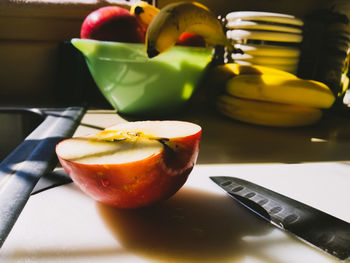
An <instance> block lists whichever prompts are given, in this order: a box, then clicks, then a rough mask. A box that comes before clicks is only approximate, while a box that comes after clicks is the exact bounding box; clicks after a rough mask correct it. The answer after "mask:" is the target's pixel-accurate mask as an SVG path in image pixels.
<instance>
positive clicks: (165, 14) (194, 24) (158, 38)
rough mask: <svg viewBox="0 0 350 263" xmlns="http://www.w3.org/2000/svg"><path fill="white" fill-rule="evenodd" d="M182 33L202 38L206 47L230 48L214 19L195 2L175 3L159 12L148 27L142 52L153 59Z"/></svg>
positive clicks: (205, 9)
mask: <svg viewBox="0 0 350 263" xmlns="http://www.w3.org/2000/svg"><path fill="white" fill-rule="evenodd" d="M183 32H189V33H195V34H197V35H200V36H202V37H203V38H204V39H205V41H206V43H207V44H209V45H225V46H230V47H232V45H231V44H230V42H229V41H228V39H227V38H226V35H225V33H224V30H223V27H222V25H221V23H220V21H219V20H218V19H217V17H216V16H215V15H214V13H212V12H211V11H210V10H209V9H208V8H207V7H206V6H204V5H202V4H200V3H197V2H175V3H171V4H168V5H167V6H165V7H164V8H162V9H161V10H160V12H159V13H158V14H157V15H156V17H155V18H154V19H153V20H152V22H151V24H150V25H149V26H148V29H147V33H146V49H147V54H148V56H149V57H150V58H151V57H155V56H157V55H158V54H160V53H162V52H165V51H166V50H168V49H169V48H171V47H172V46H173V45H175V43H176V42H177V40H178V39H179V36H180V35H181V34H182V33H183Z"/></svg>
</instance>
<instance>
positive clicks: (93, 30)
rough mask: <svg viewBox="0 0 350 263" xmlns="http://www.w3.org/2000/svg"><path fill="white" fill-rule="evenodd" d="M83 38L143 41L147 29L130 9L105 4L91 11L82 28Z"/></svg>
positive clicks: (130, 41)
mask: <svg viewBox="0 0 350 263" xmlns="http://www.w3.org/2000/svg"><path fill="white" fill-rule="evenodd" d="M80 37H81V38H83V39H96V40H105V41H118V42H129V43H143V42H144V40H145V30H144V28H143V27H142V26H141V24H140V23H139V21H138V19H136V17H135V16H134V15H133V14H131V13H130V12H129V10H127V9H125V8H122V7H119V6H104V7H101V8H99V9H97V10H95V11H93V12H91V13H90V14H89V15H88V16H87V17H86V18H85V19H84V21H83V24H82V26H81V30H80Z"/></svg>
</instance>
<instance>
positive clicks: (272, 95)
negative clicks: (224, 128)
mask: <svg viewBox="0 0 350 263" xmlns="http://www.w3.org/2000/svg"><path fill="white" fill-rule="evenodd" d="M210 75H211V77H210V79H211V85H213V83H214V82H215V79H217V80H218V82H217V83H218V84H219V85H224V92H223V93H221V94H220V95H219V96H218V97H217V99H216V107H217V109H218V110H219V111H220V112H221V113H222V114H224V115H226V116H228V117H231V118H233V119H236V120H239V121H243V122H248V123H253V124H259V125H266V126H278V127H297V126H305V125H311V124H314V123H316V122H317V121H319V120H320V119H321V117H322V109H327V108H330V107H331V106H332V105H333V103H334V101H335V96H334V95H333V93H332V92H331V90H330V89H329V88H328V86H326V85H325V84H323V83H321V82H318V81H314V80H304V79H300V78H298V77H296V76H295V75H293V74H291V73H288V72H285V71H281V70H278V69H273V68H269V67H264V66H243V65H239V64H236V63H228V64H225V65H221V66H218V67H216V68H214V69H213V70H212V72H211V73H210Z"/></svg>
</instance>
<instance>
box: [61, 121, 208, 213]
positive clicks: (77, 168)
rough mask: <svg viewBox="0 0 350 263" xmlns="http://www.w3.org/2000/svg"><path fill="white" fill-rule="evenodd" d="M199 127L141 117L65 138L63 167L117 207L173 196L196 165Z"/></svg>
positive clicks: (98, 197) (86, 188)
mask: <svg viewBox="0 0 350 263" xmlns="http://www.w3.org/2000/svg"><path fill="white" fill-rule="evenodd" d="M201 131H202V130H201V127H200V126H198V125H196V124H194V123H190V122H183V121H137V122H125V123H120V124H117V125H115V126H112V127H110V128H108V129H106V130H104V131H102V132H99V133H96V134H92V135H88V136H84V137H77V138H71V139H67V140H64V141H62V142H60V143H59V144H58V145H57V147H56V153H57V156H58V158H59V160H60V163H61V165H62V167H63V168H64V169H65V171H66V172H67V173H68V175H69V176H70V177H71V178H72V180H73V181H74V182H75V183H76V184H77V185H78V187H80V189H81V190H82V191H83V192H85V193H86V194H88V195H89V196H91V197H92V198H93V199H95V200H97V201H99V202H102V203H105V204H108V205H111V206H115V207H119V208H137V207H144V206H148V205H151V204H154V203H157V202H160V201H162V200H165V199H167V198H169V197H171V196H172V195H174V194H175V193H176V192H177V191H178V190H179V189H180V188H181V187H182V186H183V184H184V183H185V182H186V180H187V178H188V175H189V174H190V172H191V171H192V169H193V166H194V165H195V162H196V159H197V156H198V152H199V144H200V137H201Z"/></svg>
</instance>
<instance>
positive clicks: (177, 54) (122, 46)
mask: <svg viewBox="0 0 350 263" xmlns="http://www.w3.org/2000/svg"><path fill="white" fill-rule="evenodd" d="M137 5H140V6H137V7H139V8H136V7H135V8H131V11H129V10H126V9H124V10H123V11H121V10H120V9H121V8H120V7H119V8H118V11H114V12H107V11H104V10H107V7H105V8H106V9H102V10H101V9H99V10H97V11H96V13H97V14H99V16H96V17H97V18H94V16H93V15H91V16H90V15H89V16H88V17H87V18H86V21H88V22H89V21H92V22H91V23H88V22H86V23H85V21H84V23H83V25H82V32H84V31H85V27H86V28H87V29H88V30H90V31H92V32H98V33H100V32H103V34H102V33H100V34H96V35H98V37H92V34H83V33H82V35H81V38H80V39H78V38H75V39H72V41H71V43H72V44H73V45H74V46H75V47H76V48H77V49H78V50H80V51H81V52H82V54H83V55H84V56H85V59H86V63H87V65H88V68H89V70H90V73H91V75H92V77H93V79H94V81H95V83H96V84H97V86H98V88H99V89H100V91H101V93H102V94H103V95H104V97H105V98H106V99H107V101H108V102H109V103H110V104H111V105H112V106H113V107H114V108H115V109H116V110H117V111H118V113H121V114H125V115H132V116H136V117H142V118H146V119H149V118H159V117H162V118H164V117H168V116H169V115H172V114H174V113H177V112H179V111H180V110H182V109H184V106H186V105H187V104H188V101H189V100H190V99H191V98H192V96H193V94H194V93H195V91H196V90H197V89H198V88H199V86H200V84H201V80H202V77H203V76H204V74H205V72H206V71H205V69H206V67H207V65H209V63H210V62H211V59H212V55H213V47H212V46H214V45H217V44H227V43H228V40H227V39H226V36H225V34H224V31H223V28H222V25H221V24H220V22H219V20H218V19H217V18H216V16H215V15H214V14H213V13H211V11H210V10H209V9H208V8H206V7H205V6H203V5H201V4H199V3H196V2H191V3H186V2H178V3H174V4H170V5H169V6H167V7H165V8H164V9H161V10H159V11H158V10H157V9H156V8H154V7H152V8H151V7H150V5H148V4H147V3H143V4H142V5H141V4H138V3H137ZM141 7H142V8H143V9H142V10H141V11H140V8H141ZM137 10H138V11H137ZM93 13H94V12H93ZM93 13H92V14H93ZM101 14H102V15H101ZM170 14H173V15H170ZM124 17H127V18H128V19H129V18H130V17H133V19H132V21H134V22H135V21H137V23H135V25H137V26H136V27H137V28H138V30H139V31H143V32H144V31H145V30H147V31H146V36H145V37H146V39H147V40H144V41H141V42H139V43H132V41H127V40H125V39H122V38H121V33H120V32H121V31H117V30H116V31H112V30H109V29H110V27H107V26H106V27H104V25H113V26H115V27H116V28H117V29H118V30H119V29H120V28H122V29H124V30H126V29H125V24H123V23H122V21H123V20H122V19H121V18H124ZM94 20H96V21H94ZM112 21H113V23H112ZM194 24H195V25H196V26H193V25H194ZM106 28H107V29H108V30H107V29H106ZM133 29H134V28H133ZM115 32H119V33H115ZM110 34H115V41H110V40H111V39H112V38H109V36H110ZM106 36H107V37H106ZM176 43H177V44H178V45H176ZM180 45H186V46H180ZM198 45H200V46H201V47H190V46H198ZM203 45H205V46H206V47H203ZM210 45H211V46H210Z"/></svg>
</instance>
